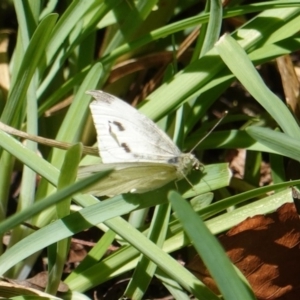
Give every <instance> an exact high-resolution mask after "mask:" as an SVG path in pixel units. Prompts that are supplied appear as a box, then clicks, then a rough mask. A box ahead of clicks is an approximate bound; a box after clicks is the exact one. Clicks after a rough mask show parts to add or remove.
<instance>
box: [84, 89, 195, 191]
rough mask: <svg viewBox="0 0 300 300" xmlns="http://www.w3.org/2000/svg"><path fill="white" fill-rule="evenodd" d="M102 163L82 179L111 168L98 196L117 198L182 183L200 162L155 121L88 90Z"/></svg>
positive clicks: (113, 99) (97, 92) (86, 172)
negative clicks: (180, 148)
mask: <svg viewBox="0 0 300 300" xmlns="http://www.w3.org/2000/svg"><path fill="white" fill-rule="evenodd" d="M87 93H88V94H90V95H92V96H93V97H94V98H95V100H94V101H93V102H92V103H91V104H90V109H91V112H92V117H93V121H94V124H95V127H96V131H97V140H98V147H99V154H100V156H101V158H102V162H103V164H100V165H96V166H87V167H84V168H83V169H82V170H81V175H82V176H81V177H83V176H87V174H90V173H92V172H97V171H101V170H104V169H107V168H110V167H113V168H114V171H113V172H112V173H111V174H110V175H109V176H108V177H107V178H105V179H104V180H103V181H101V182H100V184H101V186H103V190H102V191H101V190H100V189H99V188H97V190H95V191H93V192H91V193H93V194H95V195H114V194H119V193H125V192H130V191H134V192H137V193H143V192H146V191H149V190H152V189H155V188H159V187H161V186H163V185H165V184H167V183H168V182H170V181H173V180H180V179H182V178H183V177H185V176H186V175H187V174H188V173H189V172H190V171H191V170H192V169H193V168H195V169H198V168H199V166H200V162H199V161H198V160H197V159H196V158H195V156H194V155H193V154H190V153H186V154H185V153H182V152H181V151H180V150H179V148H178V147H177V146H176V145H175V144H174V143H173V141H172V140H171V139H170V138H169V136H167V134H166V133H165V132H163V131H162V130H161V129H160V128H159V127H158V126H157V125H156V124H155V123H154V122H153V121H151V120H150V119H149V118H147V117H146V116H144V115H143V114H141V113H139V112H138V111H137V110H136V109H135V108H133V107H132V106H130V105H129V104H127V103H126V102H124V101H122V100H120V99H118V98H117V97H115V96H112V95H110V94H107V93H104V92H102V91H88V92H87Z"/></svg>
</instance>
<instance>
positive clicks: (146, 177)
mask: <svg viewBox="0 0 300 300" xmlns="http://www.w3.org/2000/svg"><path fill="white" fill-rule="evenodd" d="M111 167H114V168H115V170H114V171H112V172H111V173H110V174H109V175H108V176H107V177H105V178H104V179H103V180H101V181H100V182H99V183H97V184H95V185H94V186H92V187H91V188H89V189H88V190H87V191H86V192H88V193H90V194H92V195H95V196H104V195H106V196H115V195H119V194H123V193H128V192H134V193H145V192H148V191H150V190H153V189H156V188H159V187H161V186H164V185H165V184H167V183H168V182H170V181H172V180H175V179H177V174H176V167H175V166H174V165H171V164H154V163H119V164H98V165H90V166H84V167H80V169H79V174H78V177H79V178H84V177H86V176H89V175H91V174H92V173H96V172H100V171H105V170H106V169H110V168H111Z"/></svg>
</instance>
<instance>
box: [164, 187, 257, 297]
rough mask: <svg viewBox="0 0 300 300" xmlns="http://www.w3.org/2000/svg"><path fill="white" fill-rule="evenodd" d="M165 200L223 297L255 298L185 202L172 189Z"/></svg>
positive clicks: (214, 239)
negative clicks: (167, 201)
mask: <svg viewBox="0 0 300 300" xmlns="http://www.w3.org/2000/svg"><path fill="white" fill-rule="evenodd" d="M169 200H170V202H171V204H172V207H173V209H174V211H175V212H176V214H177V216H178V218H179V219H180V220H181V222H182V225H183V227H184V229H185V232H186V233H187V235H188V236H189V238H190V240H191V241H192V243H193V245H194V247H195V248H196V250H197V252H198V254H199V255H200V256H201V258H202V259H203V261H204V263H205V264H206V266H207V268H208V269H209V271H210V274H211V275H212V276H213V278H214V279H215V280H216V283H217V285H218V287H219V289H220V291H221V293H222V295H223V297H224V299H228V300H234V299H236V300H240V299H245V300H246V299H252V300H253V299H255V296H254V294H253V292H252V291H251V288H250V286H249V285H248V284H247V283H246V282H245V279H244V278H243V277H241V275H240V274H238V273H237V272H236V270H235V269H234V267H233V266H232V264H231V262H230V260H229V258H228V257H227V256H226V254H225V253H224V250H223V249H222V247H221V246H220V244H219V243H218V241H217V239H216V238H215V237H214V236H213V235H212V234H211V233H210V231H209V230H208V228H207V227H206V226H205V224H204V223H203V221H202V220H201V219H200V218H199V216H198V215H197V214H196V213H195V212H194V211H193V209H192V208H191V207H190V206H189V204H188V203H186V202H185V201H184V199H183V198H182V197H181V196H180V195H179V194H178V193H176V192H170V194H169ZM220 269H222V272H220Z"/></svg>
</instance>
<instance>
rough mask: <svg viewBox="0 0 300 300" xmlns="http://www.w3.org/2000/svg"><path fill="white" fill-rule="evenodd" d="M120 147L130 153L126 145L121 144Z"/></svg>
mask: <svg viewBox="0 0 300 300" xmlns="http://www.w3.org/2000/svg"><path fill="white" fill-rule="evenodd" d="M121 147H122V148H123V149H124V150H125V151H126V152H127V153H130V152H131V150H130V148H129V147H128V145H127V144H126V143H122V144H121Z"/></svg>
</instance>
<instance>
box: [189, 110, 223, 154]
mask: <svg viewBox="0 0 300 300" xmlns="http://www.w3.org/2000/svg"><path fill="white" fill-rule="evenodd" d="M227 115H228V111H227V110H226V111H225V112H224V114H223V116H222V118H220V119H219V120H218V122H217V123H216V124H215V125H214V126H213V127H212V128H211V129H210V130H209V131H208V132H207V133H206V135H205V136H204V137H203V138H202V139H201V140H200V141H199V142H198V143H197V144H196V145H195V146H194V147H193V148H192V150H191V151H190V153H192V152H193V151H194V150H195V149H196V148H197V147H198V146H199V145H200V144H201V143H202V142H203V141H204V140H205V139H206V138H207V137H208V136H209V135H210V134H211V133H212V132H213V131H214V130H215V128H216V127H218V126H219V124H220V123H221V122H222V121H223V119H224V118H225V117H226V116H227Z"/></svg>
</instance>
